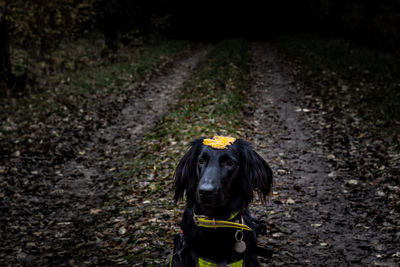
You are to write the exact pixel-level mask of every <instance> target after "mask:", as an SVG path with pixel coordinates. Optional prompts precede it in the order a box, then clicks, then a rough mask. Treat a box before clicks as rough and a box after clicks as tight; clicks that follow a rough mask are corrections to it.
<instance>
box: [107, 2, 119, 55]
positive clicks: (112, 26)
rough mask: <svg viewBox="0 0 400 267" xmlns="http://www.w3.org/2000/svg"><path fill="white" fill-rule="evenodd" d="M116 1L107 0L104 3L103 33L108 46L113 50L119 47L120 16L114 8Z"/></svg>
mask: <svg viewBox="0 0 400 267" xmlns="http://www.w3.org/2000/svg"><path fill="white" fill-rule="evenodd" d="M113 3H114V1H106V2H105V4H104V18H103V33H104V40H105V44H106V47H107V48H108V49H109V50H111V51H112V52H115V51H117V49H118V42H117V39H118V29H117V28H118V27H117V25H116V23H117V21H118V16H117V14H116V12H115V10H114V8H113Z"/></svg>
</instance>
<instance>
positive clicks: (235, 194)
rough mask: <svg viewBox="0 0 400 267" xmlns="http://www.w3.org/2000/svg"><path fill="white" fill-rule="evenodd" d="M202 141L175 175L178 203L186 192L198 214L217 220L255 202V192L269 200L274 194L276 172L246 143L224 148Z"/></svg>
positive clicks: (232, 144)
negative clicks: (273, 175) (273, 185)
mask: <svg viewBox="0 0 400 267" xmlns="http://www.w3.org/2000/svg"><path fill="white" fill-rule="evenodd" d="M207 140H212V139H206V140H205V139H204V138H200V139H197V140H195V141H193V142H192V143H191V147H190V149H189V151H188V152H187V153H186V154H185V155H184V156H183V158H182V159H181V161H180V162H179V164H178V167H177V168H176V172H175V201H178V200H179V199H181V198H182V197H183V195H184V192H185V191H186V196H187V204H188V206H189V207H195V208H196V212H198V213H201V214H204V215H207V216H210V217H216V216H217V215H219V214H224V213H229V212H232V211H238V210H240V209H242V208H244V207H246V206H247V205H248V204H249V203H250V202H251V201H252V199H253V191H255V190H256V191H258V192H259V193H260V195H261V196H262V197H265V196H266V195H267V194H268V193H269V192H270V190H271V186H272V171H271V169H270V168H269V166H268V165H267V163H266V162H265V161H264V160H263V159H262V158H261V157H260V156H259V155H258V154H257V153H256V152H255V151H253V149H252V148H251V146H250V144H249V143H248V142H246V141H244V140H242V139H238V140H235V141H233V142H231V143H229V145H225V146H224V145H223V146H222V147H218V146H213V145H207V142H206V141H207Z"/></svg>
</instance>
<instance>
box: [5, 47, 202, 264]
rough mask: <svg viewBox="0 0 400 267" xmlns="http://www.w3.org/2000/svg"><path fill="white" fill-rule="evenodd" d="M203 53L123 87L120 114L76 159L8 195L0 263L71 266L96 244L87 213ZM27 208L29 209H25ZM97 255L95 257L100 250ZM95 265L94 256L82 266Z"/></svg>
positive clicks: (95, 210)
mask: <svg viewBox="0 0 400 267" xmlns="http://www.w3.org/2000/svg"><path fill="white" fill-rule="evenodd" d="M206 52H207V48H205V47H203V48H200V49H197V50H196V51H193V52H191V53H190V54H187V55H186V56H185V57H184V58H181V59H179V60H177V61H176V62H173V63H172V65H171V66H168V67H165V68H164V69H163V70H162V72H163V73H162V74H160V75H158V76H157V77H155V78H153V79H151V80H150V81H147V82H143V83H142V84H133V85H132V86H131V87H129V88H127V90H126V91H125V92H124V94H126V93H129V98H128V100H126V99H123V100H121V101H120V102H121V104H125V107H124V108H123V109H122V112H121V113H120V114H119V115H118V116H117V117H115V118H113V119H112V120H106V121H105V123H104V124H103V125H101V126H100V127H99V128H97V130H96V131H95V132H93V133H91V138H90V141H88V142H86V143H83V144H82V145H80V146H79V151H78V153H77V157H74V158H72V159H71V160H69V161H67V162H65V163H62V164H60V165H57V166H54V167H51V169H50V170H47V171H46V176H47V177H42V178H41V180H40V181H44V182H41V183H40V186H39V185H36V188H34V189H33V190H30V191H29V192H27V191H26V188H24V186H23V185H21V189H20V190H25V191H21V192H23V193H21V194H18V193H17V194H15V195H14V197H15V198H14V199H13V203H12V206H11V205H10V206H8V205H7V210H6V212H8V215H7V216H6V217H7V221H6V222H5V224H4V225H5V229H2V230H4V232H3V231H2V232H3V236H2V241H1V245H0V258H1V262H3V263H4V264H5V265H9V264H11V265H15V264H22V265H30V264H34V265H46V264H49V263H51V264H56V265H64V264H67V262H68V263H69V264H74V258H75V257H76V254H74V253H76V251H77V250H78V249H80V250H81V251H85V247H82V246H91V243H93V242H91V240H93V239H97V240H99V239H98V237H99V235H102V233H97V232H96V229H95V228H96V227H99V222H98V221H96V219H94V218H93V216H92V215H93V214H96V213H98V212H99V211H100V210H101V208H102V202H103V201H104V197H105V196H106V195H107V194H108V192H110V190H111V189H112V188H113V186H114V185H115V183H116V182H117V181H118V175H117V173H119V171H120V170H121V168H122V167H123V166H122V161H123V159H124V157H126V156H128V155H130V154H133V153H134V152H135V147H136V146H135V143H136V142H138V140H139V138H140V137H141V135H142V134H144V133H145V132H146V131H148V130H149V129H150V128H151V127H153V126H154V124H155V123H156V121H157V119H158V118H159V117H160V116H161V115H162V114H163V113H165V111H166V110H168V105H170V104H171V103H173V102H174V99H175V97H176V94H177V92H178V89H179V88H180V87H181V86H182V85H183V83H184V82H185V81H186V80H187V79H188V78H189V76H190V75H191V73H192V71H193V69H194V68H195V66H196V65H197V64H198V63H199V62H200V61H201V60H202V59H203V58H204V56H205V55H206ZM66 149H71V148H66ZM72 149H78V148H72ZM38 166H40V162H38ZM35 174H37V173H35ZM10 179H12V178H10ZM43 183H44V184H43ZM16 188H18V186H16ZM17 190H18V189H17ZM10 204H11V203H10ZM31 206H33V207H35V208H33V209H31V210H27V209H26V207H31ZM27 218H29V220H27ZM2 224H3V223H2ZM103 230H104V229H103ZM16 240H18V241H16ZM92 245H93V244H92ZM95 245H96V244H94V245H93V246H94V249H96V246H95ZM98 247H100V246H98ZM90 249H92V248H88V249H87V250H90ZM98 249H99V248H98ZM81 251H80V253H81ZM84 254H85V253H84ZM97 255H101V252H100V249H99V251H98V252H97ZM100 262H101V261H100ZM100 262H97V256H95V257H93V258H90V261H89V262H88V264H89V265H92V264H100Z"/></svg>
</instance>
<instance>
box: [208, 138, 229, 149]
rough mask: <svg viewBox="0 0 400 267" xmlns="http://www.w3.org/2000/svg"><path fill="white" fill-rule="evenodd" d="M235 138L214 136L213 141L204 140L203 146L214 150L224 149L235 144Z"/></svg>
mask: <svg viewBox="0 0 400 267" xmlns="http://www.w3.org/2000/svg"><path fill="white" fill-rule="evenodd" d="M235 141H236V138H234V137H230V136H218V135H216V136H214V137H213V139H209V138H207V139H204V140H203V144H204V145H206V146H210V147H212V148H214V149H226V148H227V147H228V146H229V145H232V144H233V143H235Z"/></svg>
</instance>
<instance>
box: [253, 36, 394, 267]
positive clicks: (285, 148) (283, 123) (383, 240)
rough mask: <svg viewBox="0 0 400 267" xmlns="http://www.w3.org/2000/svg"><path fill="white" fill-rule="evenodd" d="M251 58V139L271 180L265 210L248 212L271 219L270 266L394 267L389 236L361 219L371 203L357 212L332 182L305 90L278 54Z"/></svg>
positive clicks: (259, 47)
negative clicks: (304, 105)
mask: <svg viewBox="0 0 400 267" xmlns="http://www.w3.org/2000/svg"><path fill="white" fill-rule="evenodd" d="M251 61H252V62H251V66H250V70H251V81H252V87H251V89H250V95H249V104H248V106H247V111H246V112H247V113H248V115H249V117H248V121H249V128H250V129H252V130H251V131H250V133H249V137H248V139H250V140H251V141H252V142H253V144H254V147H255V148H256V150H257V151H259V152H260V154H261V155H262V156H263V157H264V158H265V159H266V160H267V162H268V163H269V164H270V166H271V167H272V169H273V172H274V176H275V177H274V178H275V185H274V196H273V197H271V200H270V201H269V203H268V204H267V208H265V206H262V205H253V208H252V209H253V213H255V214H256V215H257V217H264V218H265V214H266V213H267V214H268V215H267V216H266V220H267V225H268V226H267V230H268V234H267V236H261V237H259V243H260V245H262V246H265V247H272V248H273V250H274V256H273V258H272V261H271V263H270V264H269V266H371V265H379V266H397V264H398V261H397V260H398V258H396V257H393V255H396V254H395V253H396V249H398V247H396V245H395V241H391V242H388V240H393V239H391V238H390V236H389V235H390V233H389V234H388V233H382V232H379V230H377V229H376V227H375V226H374V225H371V224H370V223H368V220H366V217H365V214H367V213H366V212H365V210H363V207H365V206H367V205H373V204H368V203H373V201H369V202H365V203H364V205H365V206H361V208H360V207H355V206H354V205H352V204H351V203H350V202H349V201H348V200H347V199H346V197H345V196H346V194H347V193H348V192H347V191H346V187H345V186H344V185H343V184H342V183H341V182H340V181H339V180H335V179H334V175H333V174H335V172H336V171H337V170H335V169H334V168H332V165H331V164H330V160H331V158H330V155H329V153H328V152H326V151H325V150H324V146H323V143H324V140H320V139H319V138H317V135H316V132H315V130H314V129H313V125H311V124H310V122H309V119H308V118H307V116H308V112H310V111H309V110H307V109H304V108H302V107H301V99H302V97H303V96H302V92H301V90H298V89H297V87H296V85H295V83H294V81H293V80H292V79H291V77H290V76H289V75H288V74H287V72H286V71H285V69H284V67H283V66H282V65H281V64H280V63H278V62H279V60H278V54H277V52H276V50H275V49H274V48H273V47H272V46H271V45H269V44H268V43H257V44H253V47H252V51H251ZM314 115H315V114H314ZM317 117H318V114H317ZM317 119H318V118H317ZM396 261H397V262H396ZM264 264H265V266H268V264H266V263H264Z"/></svg>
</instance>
